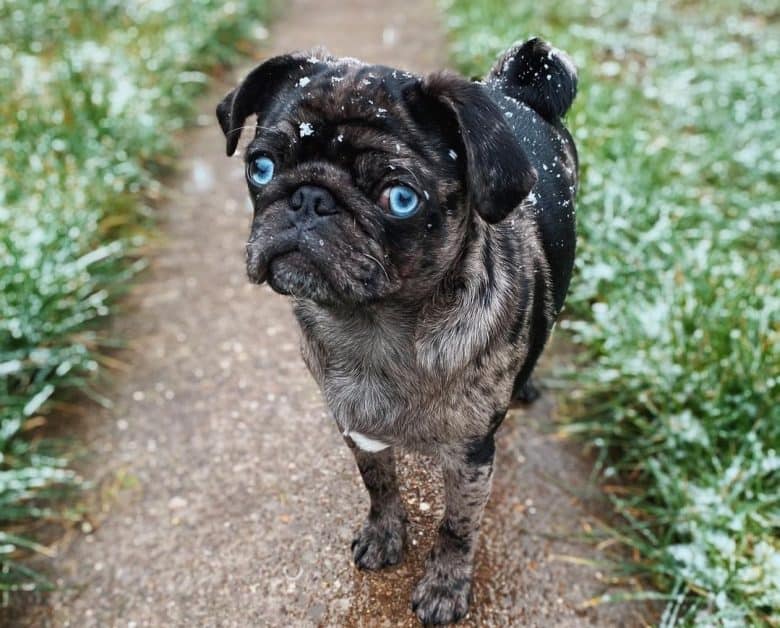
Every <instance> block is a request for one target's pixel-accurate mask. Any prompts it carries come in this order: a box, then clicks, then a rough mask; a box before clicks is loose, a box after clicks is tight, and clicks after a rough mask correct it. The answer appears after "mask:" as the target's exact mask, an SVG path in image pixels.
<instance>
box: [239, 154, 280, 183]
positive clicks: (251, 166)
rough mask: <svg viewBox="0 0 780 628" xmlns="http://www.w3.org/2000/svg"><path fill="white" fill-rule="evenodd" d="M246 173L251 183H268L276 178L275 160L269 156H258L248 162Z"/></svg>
mask: <svg viewBox="0 0 780 628" xmlns="http://www.w3.org/2000/svg"><path fill="white" fill-rule="evenodd" d="M246 175H247V177H248V178H249V181H250V183H254V184H255V185H268V183H270V181H271V179H273V178H274V162H273V161H271V160H270V159H268V157H256V158H255V159H253V160H252V161H250V162H249V163H248V164H247V167H246Z"/></svg>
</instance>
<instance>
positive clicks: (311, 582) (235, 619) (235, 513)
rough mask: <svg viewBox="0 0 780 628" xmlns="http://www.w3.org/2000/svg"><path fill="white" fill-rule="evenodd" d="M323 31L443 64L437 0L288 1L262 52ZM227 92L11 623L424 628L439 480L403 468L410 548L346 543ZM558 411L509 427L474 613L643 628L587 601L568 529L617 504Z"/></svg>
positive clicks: (335, 456) (185, 160) (352, 484)
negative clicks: (424, 589) (366, 548)
mask: <svg viewBox="0 0 780 628" xmlns="http://www.w3.org/2000/svg"><path fill="white" fill-rule="evenodd" d="M508 43H509V42H508ZM317 44H325V45H326V46H327V47H328V48H329V49H330V50H331V51H332V52H334V53H336V54H343V55H350V56H356V57H360V58H364V59H366V60H370V61H376V62H382V63H386V64H389V65H397V66H401V67H405V68H409V69H412V70H416V71H421V72H423V71H429V70H433V69H436V68H440V67H442V66H445V65H446V62H447V57H446V44H445V41H444V38H443V35H442V28H441V25H440V23H439V17H438V15H437V13H436V11H435V9H434V7H433V6H432V4H431V3H429V2H417V3H414V5H413V6H409V4H408V3H405V2H402V1H401V0H381V1H380V0H371V1H368V0H366V1H363V2H357V1H355V0H353V1H352V2H331V3H327V2H325V3H324V2H321V1H320V2H313V1H311V0H295V1H294V2H292V3H291V5H290V6H288V7H287V8H286V10H285V13H284V15H282V16H281V17H280V19H279V21H278V22H277V23H276V24H275V26H274V28H273V32H272V38H271V41H270V42H269V43H268V45H267V46H266V48H265V49H264V50H263V54H267V55H270V54H273V53H275V52H283V51H288V50H291V49H300V48H307V47H311V46H314V45H317ZM228 87H229V83H227V82H225V83H224V84H221V85H219V86H217V89H216V92H215V94H214V95H213V97H212V98H210V99H208V100H207V101H205V104H204V107H203V111H204V114H203V116H202V118H201V122H202V125H201V127H200V128H199V129H197V130H195V131H193V132H190V133H188V134H186V135H183V136H182V138H181V140H182V158H181V162H180V177H179V178H178V179H177V180H176V181H174V182H171V186H172V194H171V198H170V200H169V201H168V202H166V203H165V204H164V205H163V206H162V207H161V208H160V213H161V216H160V218H161V220H160V229H161V232H162V233H161V241H160V244H159V246H158V247H157V248H156V251H155V252H154V253H153V254H152V257H151V268H150V270H149V271H148V272H147V273H145V275H144V276H143V278H142V280H141V281H140V282H139V284H138V285H137V286H136V288H135V290H134V292H133V294H132V295H131V296H130V297H129V299H128V302H127V308H126V309H127V311H126V313H125V314H124V315H123V316H122V317H120V318H119V319H118V320H117V322H116V328H117V329H116V333H117V334H118V335H120V336H122V337H124V338H126V339H127V340H128V342H129V343H130V348H129V350H128V351H126V352H125V353H124V354H123V356H122V359H123V360H124V361H125V364H126V368H125V369H123V371H122V372H121V373H120V374H118V375H117V377H116V382H115V385H114V389H113V391H112V398H113V399H115V406H114V407H113V409H112V410H110V411H107V412H105V413H98V412H95V414H94V416H92V417H90V418H88V419H87V420H86V421H84V425H83V426H81V428H80V429H81V430H82V432H83V434H82V438H83V440H84V442H86V443H87V447H88V450H89V452H90V455H89V458H88V460H87V462H86V464H85V467H84V472H85V474H86V475H87V476H88V477H89V478H90V479H92V480H93V481H94V482H95V485H96V487H99V488H96V489H95V491H93V494H92V498H91V500H90V503H91V504H92V509H93V510H92V512H90V513H89V515H88V517H87V519H86V521H85V522H84V524H83V525H81V526H80V527H79V529H78V530H74V531H72V532H71V533H70V534H68V535H66V537H65V538H64V539H63V540H62V541H61V542H60V543H59V544H58V545H57V552H58V556H57V558H56V560H55V561H54V562H53V569H54V578H55V579H56V581H57V583H58V584H59V590H58V591H56V592H55V593H53V594H51V595H48V596H45V597H41V598H37V599H29V600H28V601H29V602H30V604H29V606H28V608H25V609H21V610H19V609H17V611H18V612H19V615H18V616H17V617H16V621H17V622H19V623H28V624H30V625H33V624H34V625H51V626H79V627H82V626H120V625H121V626H138V627H140V626H195V625H197V626H248V625H257V626H292V625H295V626H320V625H327V626H407V625H408V626H414V625H416V620H415V617H414V615H413V613H412V612H411V609H410V604H409V599H410V595H411V591H412V588H413V584H414V582H415V581H416V579H417V578H418V577H419V576H420V575H421V573H422V561H423V559H424V556H425V553H426V551H427V549H428V547H429V546H430V544H431V542H432V539H433V533H434V531H435V527H436V522H437V519H438V517H439V516H440V515H441V512H442V500H441V492H440V489H439V485H438V477H437V473H436V471H435V470H434V469H432V467H431V465H430V464H428V461H426V460H424V459H420V458H417V457H405V458H404V459H403V461H402V465H401V467H402V478H403V484H404V490H403V493H404V498H405V501H406V504H407V507H408V510H409V513H410V519H411V526H410V539H411V546H410V548H409V551H408V554H407V556H406V559H405V560H404V562H403V563H402V564H401V565H400V566H398V567H396V568H393V569H390V570H387V571H384V572H381V573H363V572H360V571H358V570H357V569H356V568H355V567H354V566H353V565H352V561H351V554H350V551H349V544H350V541H351V539H352V535H353V533H354V532H355V531H356V530H357V529H358V527H359V526H360V524H361V522H362V519H363V517H364V516H365V514H366V512H367V509H368V499H367V495H366V493H365V491H364V489H363V487H362V484H361V481H360V478H359V475H358V473H357V469H356V467H355V465H354V462H353V459H352V455H351V453H350V452H349V450H348V449H347V448H346V447H345V446H344V444H343V442H342V440H341V438H340V436H339V434H338V430H337V429H336V426H335V424H334V423H333V422H332V420H330V419H329V417H328V415H327V412H326V409H325V407H324V405H323V402H322V399H321V397H320V395H319V392H318V390H317V388H316V386H315V384H314V382H313V380H312V379H311V378H310V376H309V375H308V373H307V371H306V369H305V367H304V365H303V363H302V361H301V359H300V357H299V353H298V330H297V327H296V325H295V323H294V320H293V318H292V315H291V312H290V306H289V303H288V302H287V301H286V300H285V299H284V298H283V297H281V296H279V295H276V294H274V293H272V292H271V291H270V290H269V289H268V288H267V287H261V288H258V287H257V286H252V285H249V284H248V282H247V281H246V279H245V272H244V258H243V250H244V239H245V238H246V236H247V233H248V222H249V218H250V214H249V208H248V200H247V198H246V189H245V185H244V182H243V176H244V175H243V170H242V167H241V164H240V161H239V160H236V159H232V160H231V159H227V158H225V156H224V141H223V138H222V135H221V133H220V131H219V128H218V126H217V124H216V121H215V120H214V119H212V114H211V110H212V106H213V105H214V104H215V103H216V99H217V93H220V94H221V93H224V91H226V90H227V89H228ZM549 363H550V358H549V357H548V360H547V362H546V364H547V365H549ZM542 378H544V371H543V372H542ZM555 407H556V403H555V399H554V397H553V394H552V393H550V392H549V391H548V392H547V393H546V394H545V396H544V397H543V398H542V399H541V400H540V401H538V402H536V404H534V405H533V406H532V407H531V408H529V409H527V410H521V411H514V412H512V413H511V414H510V415H509V416H508V418H507V420H506V422H505V425H504V426H503V427H502V429H501V431H500V433H499V438H498V452H499V453H498V459H497V470H496V476H495V483H494V490H493V495H492V497H491V499H490V502H489V504H488V507H487V512H486V515H485V522H484V527H483V534H482V539H481V542H480V547H479V551H478V553H477V581H476V587H475V602H474V604H473V605H472V610H471V612H470V614H469V616H468V617H467V619H466V620H465V621H464V622H463V624H464V625H481V626H485V625H490V626H493V625H495V626H503V625H526V626H582V625H587V624H593V625H599V626H617V625H620V626H632V625H640V624H641V619H640V615H639V613H638V609H636V608H633V607H631V606H626V605H623V606H616V605H614V606H601V607H598V608H595V609H594V608H587V607H585V606H584V604H583V603H584V602H585V601H586V600H588V599H590V598H592V597H593V596H596V595H599V594H601V593H603V592H604V591H605V590H606V584H604V582H603V579H602V577H601V574H599V573H598V571H597V570H596V568H594V567H590V566H586V565H585V564H583V563H581V562H580V561H576V562H575V561H572V560H570V559H567V557H572V556H574V557H584V558H587V559H591V560H598V559H599V555H598V553H597V552H596V550H595V549H594V548H592V547H591V546H589V545H588V544H584V543H577V542H576V539H577V538H579V537H581V536H582V534H583V533H584V531H585V527H586V525H587V521H589V520H590V518H591V515H592V514H593V512H594V511H596V510H598V509H600V508H602V507H603V501H602V500H601V499H599V497H598V495H595V494H594V490H593V489H592V487H589V485H588V482H587V478H588V472H589V468H590V467H589V465H588V462H587V461H586V460H584V459H583V458H582V457H581V456H580V455H579V454H578V452H577V449H576V447H574V446H573V445H571V444H567V443H565V442H562V441H560V440H559V439H557V438H556V437H555V436H554V435H553V434H552V428H553V424H552V416H553V413H554V412H555ZM22 617H24V619H22Z"/></svg>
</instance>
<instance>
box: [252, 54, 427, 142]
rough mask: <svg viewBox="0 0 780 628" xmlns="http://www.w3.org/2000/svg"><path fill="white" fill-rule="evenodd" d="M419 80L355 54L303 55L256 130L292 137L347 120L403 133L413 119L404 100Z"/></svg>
mask: <svg viewBox="0 0 780 628" xmlns="http://www.w3.org/2000/svg"><path fill="white" fill-rule="evenodd" d="M419 84H420V79H419V78H418V77H417V76H415V75H413V74H411V73H409V72H405V71H402V70H396V69H394V68H388V67H385V66H378V65H368V64H364V63H362V62H360V61H357V60H353V59H349V58H347V59H344V58H342V59H337V60H333V61H322V60H316V59H311V60H304V61H302V62H301V64H300V74H299V75H296V76H295V77H294V78H293V79H291V81H290V84H289V85H287V86H286V88H285V90H284V91H283V93H281V94H279V95H278V97H277V99H276V100H275V104H274V106H273V107H271V108H270V109H269V110H268V111H267V112H266V114H265V115H264V116H263V119H262V120H258V124H259V127H258V130H257V135H258V136H261V135H263V134H264V133H280V132H281V133H283V134H285V135H288V136H291V137H293V138H298V139H300V138H307V137H314V136H317V135H323V134H329V133H331V132H333V131H336V130H338V129H339V127H341V126H344V125H353V126H361V127H367V128H371V129H374V130H375V131H377V132H385V133H389V134H398V133H399V132H400V131H402V128H403V127H405V126H406V125H407V124H408V123H409V119H408V112H407V110H406V106H405V99H406V98H407V95H408V93H409V92H410V90H413V89H415V87H417V86H419Z"/></svg>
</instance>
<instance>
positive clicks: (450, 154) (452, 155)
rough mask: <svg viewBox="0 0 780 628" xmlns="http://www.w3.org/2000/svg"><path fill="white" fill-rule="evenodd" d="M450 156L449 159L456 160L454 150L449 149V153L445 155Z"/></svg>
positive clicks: (456, 155)
mask: <svg viewBox="0 0 780 628" xmlns="http://www.w3.org/2000/svg"><path fill="white" fill-rule="evenodd" d="M447 154H448V155H449V156H450V159H452V160H453V161H455V160H456V159H457V158H458V153H456V152H455V151H454V150H452V149H451V148H450V152H449V153H447Z"/></svg>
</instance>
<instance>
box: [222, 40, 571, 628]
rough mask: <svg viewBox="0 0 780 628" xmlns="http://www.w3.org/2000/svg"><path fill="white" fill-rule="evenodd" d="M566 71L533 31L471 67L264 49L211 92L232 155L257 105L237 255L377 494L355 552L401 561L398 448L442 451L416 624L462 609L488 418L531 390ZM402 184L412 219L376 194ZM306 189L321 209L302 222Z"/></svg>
mask: <svg viewBox="0 0 780 628" xmlns="http://www.w3.org/2000/svg"><path fill="white" fill-rule="evenodd" d="M576 84H577V77H576V71H575V70H574V67H573V65H572V64H571V62H570V61H569V60H568V58H567V57H566V56H565V55H563V54H562V53H560V52H559V51H556V50H555V49H553V48H551V47H550V46H549V45H548V44H546V43H545V42H543V41H541V40H538V39H533V40H530V41H528V42H526V43H525V44H522V45H520V46H517V47H515V48H513V49H511V50H509V51H508V52H507V53H506V54H505V55H504V57H503V58H502V59H501V60H500V61H499V62H498V63H497V64H496V66H495V67H494V68H493V70H492V71H491V72H490V73H489V74H488V76H487V78H486V79H485V81H484V82H471V81H467V80H465V79H463V78H461V77H460V76H457V75H455V74H452V73H438V74H434V75H431V76H427V77H419V76H415V75H412V74H410V73H407V72H403V71H400V70H395V69H392V68H387V67H384V66H375V65H366V64H363V63H361V62H359V61H356V60H354V59H337V58H333V57H331V56H329V55H328V54H327V53H326V52H324V51H322V50H317V51H314V52H311V53H306V54H291V55H284V56H280V57H275V58H273V59H270V60H268V61H266V62H265V63H263V64H262V65H260V66H258V67H257V68H255V69H254V70H253V71H252V72H251V73H250V74H249V75H248V76H247V77H246V79H245V80H244V81H243V82H242V83H241V84H240V85H239V86H238V87H237V88H236V89H234V90H233V91H231V92H230V93H229V94H228V95H227V96H226V97H225V99H224V100H223V101H222V102H221V103H220V104H219V105H218V107H217V116H218V119H219V122H220V125H221V126H222V129H223V131H224V132H225V135H226V137H227V153H228V155H231V154H233V152H234V151H235V149H236V147H237V143H238V137H239V134H240V131H241V129H242V128H243V125H244V122H245V120H246V118H247V117H249V116H250V115H252V114H257V119H258V123H257V127H256V130H255V137H254V139H253V140H252V141H251V143H250V144H249V146H248V147H247V149H246V153H245V154H246V161H247V163H249V162H250V161H251V160H252V159H254V158H255V157H256V156H257V155H258V154H263V155H266V156H269V157H271V158H272V159H273V160H274V162H275V164H276V174H275V176H274V178H273V180H272V181H271V182H270V183H269V184H268V185H266V186H263V187H258V186H256V185H253V184H252V183H251V182H250V195H251V198H252V202H253V203H254V208H255V213H254V219H253V221H252V229H251V235H250V239H249V242H248V243H247V270H248V274H249V277H250V279H251V280H252V281H254V282H256V283H261V282H263V281H266V280H267V281H268V282H269V284H270V285H271V287H272V288H274V289H275V290H276V291H277V292H280V293H282V294H288V295H291V296H292V297H293V299H294V309H295V315H296V317H297V319H298V322H299V323H300V326H301V329H302V332H303V342H302V347H303V349H302V350H303V356H304V360H305V362H306V364H307V366H308V367H309V369H310V371H311V373H312V374H313V376H314V378H315V379H316V380H317V382H318V384H319V385H320V387H321V389H322V392H323V395H324V397H325V400H326V401H327V404H328V406H329V408H330V410H331V412H332V413H333V416H334V418H335V420H336V422H337V423H338V425H339V428H340V429H341V431H342V432H343V433H344V435H345V440H346V441H347V443H348V444H349V445H350V447H351V448H352V450H353V452H354V454H355V458H356V460H357V464H358V468H359V469H360V472H361V474H362V476H363V480H364V482H365V485H366V488H367V489H368V492H369V495H370V498H371V508H370V512H369V515H368V519H367V521H366V523H365V525H364V526H363V528H362V530H361V531H360V532H359V534H358V535H357V537H356V539H355V541H354V542H353V546H352V547H353V554H354V560H355V562H356V564H357V565H358V566H359V567H363V568H367V569H378V568H380V567H383V566H386V565H391V564H395V563H397V562H398V561H399V560H401V555H402V550H403V546H404V543H405V539H406V533H405V521H406V515H405V513H404V508H403V505H402V503H401V498H400V496H399V492H398V482H397V479H396V472H395V461H394V454H393V451H394V449H395V448H396V447H402V448H407V449H411V450H416V451H418V452H423V453H425V454H429V455H433V456H434V457H436V458H437V459H438V460H439V461H440V462H441V464H442V466H443V469H444V478H445V491H446V512H445V514H444V518H443V520H442V522H441V526H440V528H439V535H438V539H437V541H436V543H435V545H434V547H433V549H432V551H431V554H430V556H429V558H428V561H427V566H426V572H425V575H424V576H423V578H422V579H421V580H420V582H419V584H418V585H417V587H416V589H415V591H414V594H413V597H412V602H413V607H414V609H415V610H416V612H417V615H418V617H419V618H420V619H421V620H422V621H423V622H425V623H448V622H452V621H457V620H458V619H459V618H461V617H463V616H464V615H465V613H466V611H467V608H468V603H469V598H470V592H471V579H472V572H473V568H472V560H473V555H474V549H475V542H476V540H477V534H478V529H479V525H480V521H481V518H482V513H483V510H484V507H485V503H486V501H487V499H488V495H489V493H490V484H491V476H492V470H493V458H494V451H495V447H494V434H495V432H496V429H497V428H498V427H499V425H500V424H501V421H502V420H503V418H504V415H505V414H506V411H507V408H508V406H509V404H510V400H511V398H512V397H513V394H514V396H515V397H522V396H524V395H526V396H527V395H529V394H530V393H531V392H532V391H531V389H530V388H529V385H530V382H529V378H530V374H531V371H532V369H533V367H534V364H535V363H536V360H537V358H538V357H539V354H540V353H541V351H542V348H543V347H544V344H545V341H546V340H547V337H548V335H549V333H550V330H551V328H552V325H553V322H554V321H555V318H556V316H557V314H558V312H559V311H560V309H561V307H562V305H563V301H564V297H565V295H566V291H567V288H568V284H569V278H570V275H571V270H572V265H573V260H574V246H575V233H574V196H575V191H576V186H577V174H576V173H577V156H576V150H575V147H574V143H573V141H572V138H571V136H570V135H569V133H568V131H567V130H566V129H565V128H564V127H563V125H562V124H561V117H562V116H563V115H564V114H565V113H566V111H567V110H568V108H569V106H570V105H571V103H572V101H573V99H574V96H575V93H576ZM398 183H401V184H405V185H409V186H411V187H413V188H414V189H415V190H416V191H417V192H418V194H419V195H420V197H421V199H422V207H421V209H420V211H418V212H417V214H416V215H414V216H412V217H411V218H407V219H399V218H396V217H394V216H392V215H390V214H389V213H388V212H387V211H386V209H383V208H382V207H381V206H380V203H379V201H378V198H379V196H380V193H381V191H382V189H383V188H385V187H387V186H388V185H391V184H398ZM304 185H305V186H316V187H315V188H313V189H316V190H318V192H317V194H319V195H320V196H318V197H317V198H318V199H320V201H322V202H323V203H325V202H326V200H327V203H326V205H327V206H325V205H317V204H316V203H315V204H314V205H313V206H312V207H307V208H306V209H305V211H306V212H308V213H307V214H306V215H305V216H304V217H303V218H301V216H303V214H300V213H296V212H297V211H304V210H300V202H298V205H296V206H294V205H293V204H291V203H294V202H293V200H292V198H293V195H294V193H295V192H296V191H297V190H299V188H301V186H304ZM322 190H325V191H326V193H325V194H324V195H322V192H321V191H322ZM323 199H325V200H323ZM299 201H300V199H299ZM318 202H319V201H318ZM296 207H297V209H296ZM383 447H384V448H383Z"/></svg>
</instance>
